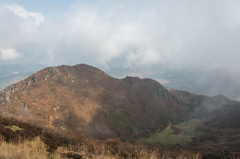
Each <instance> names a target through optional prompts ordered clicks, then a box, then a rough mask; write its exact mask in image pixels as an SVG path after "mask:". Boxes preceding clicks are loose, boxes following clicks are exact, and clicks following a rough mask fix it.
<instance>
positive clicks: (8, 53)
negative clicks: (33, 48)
mask: <svg viewBox="0 0 240 159" xmlns="http://www.w3.org/2000/svg"><path fill="white" fill-rule="evenodd" d="M19 57H21V54H20V53H19V52H17V51H16V50H15V49H12V48H9V49H2V50H0V60H2V61H8V60H13V59H16V58H19Z"/></svg>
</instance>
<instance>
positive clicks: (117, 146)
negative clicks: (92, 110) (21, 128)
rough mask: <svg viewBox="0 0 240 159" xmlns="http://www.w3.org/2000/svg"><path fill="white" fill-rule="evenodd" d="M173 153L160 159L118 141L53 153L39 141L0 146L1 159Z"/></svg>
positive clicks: (185, 158) (186, 157) (184, 157)
mask: <svg viewBox="0 0 240 159" xmlns="http://www.w3.org/2000/svg"><path fill="white" fill-rule="evenodd" d="M169 154H170V153H165V154H162V155H161V156H160V154H159V153H158V151H157V150H151V151H150V150H147V149H146V148H144V147H143V146H141V145H130V144H129V145H128V144H124V143H121V142H120V141H119V140H117V139H110V140H107V141H105V142H100V141H98V140H93V139H88V141H87V142H86V143H85V144H82V145H81V146H78V147H76V146H69V147H68V148H67V147H59V148H58V149H57V150H56V151H54V152H53V153H50V152H48V151H47V147H46V145H45V144H44V143H43V142H42V141H41V139H40V138H39V137H37V138H35V139H34V140H33V141H24V142H22V143H19V144H16V143H8V142H5V141H1V143H0V159H65V158H71V157H72V158H74V157H75V158H82V159H127V158H132V159H133V158H135V159H146V158H147V159H158V158H161V159H169V157H170V156H171V155H169ZM176 158H178V159H201V156H200V155H198V154H193V153H189V152H182V153H180V154H178V157H176Z"/></svg>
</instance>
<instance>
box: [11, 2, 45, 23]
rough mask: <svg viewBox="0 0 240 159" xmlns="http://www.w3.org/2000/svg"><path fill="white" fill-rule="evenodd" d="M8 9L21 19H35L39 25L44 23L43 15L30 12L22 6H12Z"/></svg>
mask: <svg viewBox="0 0 240 159" xmlns="http://www.w3.org/2000/svg"><path fill="white" fill-rule="evenodd" d="M7 8H8V9H9V10H10V11H12V12H14V13H15V14H17V15H18V16H19V17H21V18H24V19H27V18H34V19H35V22H36V24H37V25H39V24H40V22H43V21H44V16H43V15H42V14H41V13H36V12H29V11H27V10H26V9H24V8H23V6H21V5H18V4H12V5H8V6H7Z"/></svg>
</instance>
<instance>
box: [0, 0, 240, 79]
mask: <svg viewBox="0 0 240 159" xmlns="http://www.w3.org/2000/svg"><path fill="white" fill-rule="evenodd" d="M239 8H240V1H239V0H231V1H229V0H211V1H209V0H202V1H192V0H182V1H179V0H168V1H163V0H121V1H116V0H98V1H96V0H88V1H86V0H85V1H84V0H51V1H49V0H1V2H0V24H1V25H0V64H17V63H19V64H21V63H33V64H34V63H36V64H42V65H44V66H56V65H63V64H65V65H75V64H80V63H86V64H89V65H93V66H96V67H99V68H101V69H103V70H104V71H106V72H115V75H116V76H117V73H116V72H117V71H118V72H119V74H121V75H124V73H122V72H124V71H126V70H127V71H128V73H132V74H135V75H139V76H151V75H153V74H156V73H161V71H162V70H186V69H189V68H190V69H201V70H215V69H216V70H222V71H225V72H228V73H230V74H235V75H236V74H239V73H240V62H239V59H240V45H239V44H240V9H239ZM133 72H134V73H133ZM119 76H120V75H119Z"/></svg>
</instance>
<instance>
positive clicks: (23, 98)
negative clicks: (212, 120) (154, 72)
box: [0, 64, 190, 138]
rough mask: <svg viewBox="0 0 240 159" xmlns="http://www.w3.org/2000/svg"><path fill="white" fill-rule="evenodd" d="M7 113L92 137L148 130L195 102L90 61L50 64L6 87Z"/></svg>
mask: <svg viewBox="0 0 240 159" xmlns="http://www.w3.org/2000/svg"><path fill="white" fill-rule="evenodd" d="M0 106H1V110H0V111H1V114H2V115H3V116H13V117H16V118H18V119H21V120H23V121H27V122H35V123H37V124H43V125H47V126H49V127H55V126H57V127H62V128H63V129H69V130H72V131H78V132H82V133H84V134H86V135H87V136H90V137H98V138H109V137H118V136H124V135H125V136H129V135H132V136H139V135H140V136H144V135H148V134H150V132H153V131H155V130H156V129H157V128H160V129H163V128H164V127H166V126H167V124H168V123H169V122H170V121H172V122H178V121H180V120H183V119H181V117H182V116H183V115H186V114H185V113H188V112H189V111H190V107H189V104H187V103H185V102H184V101H182V100H179V99H178V98H177V97H175V96H173V95H172V94H170V93H169V92H168V90H166V89H165V88H164V87H163V86H162V85H161V84H159V83H158V82H156V81H154V80H151V79H140V78H138V77H126V78H124V79H116V78H112V77H110V76H109V75H107V74H105V73H104V72H103V71H101V70H99V69H97V68H95V67H92V66H89V65H85V64H80V65H76V66H58V67H49V68H45V69H43V70H41V71H39V72H37V73H35V74H32V75H31V76H29V77H28V78H26V79H24V80H22V81H20V82H18V83H16V84H13V85H11V86H9V87H7V88H6V89H4V90H3V91H1V92H0Z"/></svg>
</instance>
